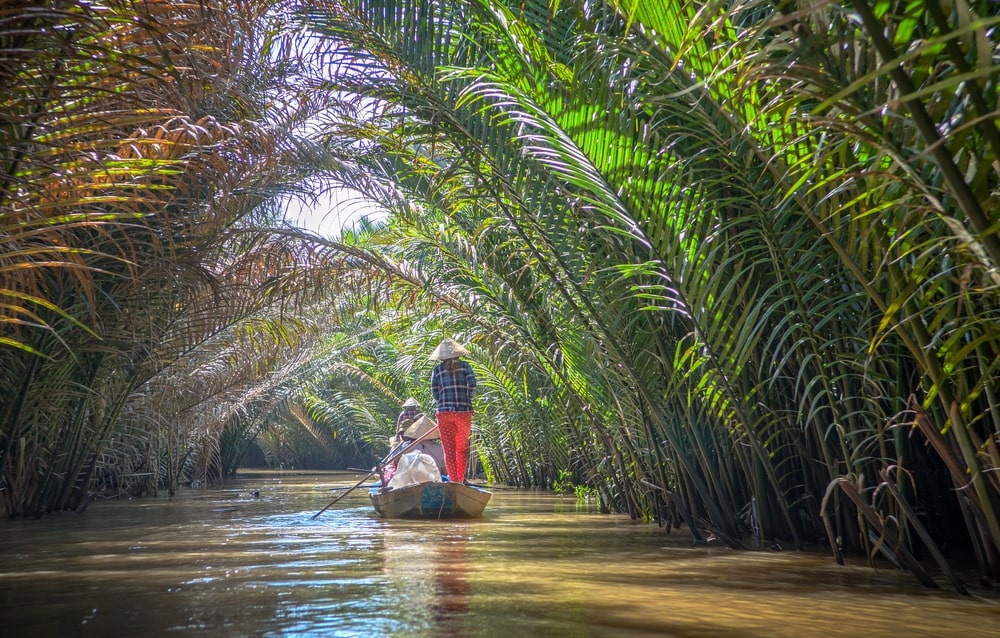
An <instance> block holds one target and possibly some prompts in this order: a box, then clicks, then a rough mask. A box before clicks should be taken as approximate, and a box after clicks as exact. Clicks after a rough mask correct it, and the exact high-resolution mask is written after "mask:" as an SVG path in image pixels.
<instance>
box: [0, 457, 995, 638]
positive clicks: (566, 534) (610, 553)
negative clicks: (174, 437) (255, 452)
mask: <svg viewBox="0 0 1000 638" xmlns="http://www.w3.org/2000/svg"><path fill="white" fill-rule="evenodd" d="M360 478H361V477H360V475H353V474H296V473H291V472H258V473H253V472H246V473H245V474H243V475H241V477H240V478H239V479H236V480H235V481H231V482H229V483H227V484H226V485H225V486H223V487H221V488H217V489H191V490H185V491H184V492H183V493H181V494H180V495H178V496H176V497H174V498H167V497H164V496H161V497H158V498H146V499H138V500H132V501H128V500H122V501H98V502H97V503H95V504H94V505H93V506H91V508H90V509H89V510H88V511H87V512H86V513H84V514H82V515H80V514H59V515H54V516H47V517H44V518H43V519H41V520H30V521H7V522H0V609H2V610H3V620H2V621H0V622H2V624H0V633H2V635H3V636H5V637H8V638H10V637H15V636H18V637H19V636H25V637H34V636H44V637H50V636H52V637H55V636H100V637H102V638H104V637H113V636H144V637H150V636H213V637H228V636H337V637H348V636H364V637H370V636H400V637H403V636H407V637H409V636H412V637H423V636H426V637H442V636H455V637H471V638H475V637H481V636H482V637H485V636H500V637H504V638H519V637H522V636H545V637H549V636H552V637H561V636H566V637H598V636H601V637H603V636H629V637H638V636H678V637H702V636H704V637H708V636H735V637H745V638H750V637H757V636H760V637H765V636H766V637H768V638H773V637H784V636H788V637H792V636H794V637H796V638H798V637H803V636H823V637H824V638H836V637H840V636H843V637H845V638H846V637H851V638H857V637H860V636H886V635H901V636H908V637H914V636H928V637H930V636H935V637H937V636H962V637H963V638H977V637H980V636H981V637H983V638H985V637H987V636H990V637H996V636H1000V592H998V591H996V590H989V589H983V588H981V587H980V586H979V585H977V584H976V580H975V578H974V574H963V575H964V576H966V578H967V584H968V585H969V587H970V588H971V589H972V591H973V595H972V596H960V595H958V594H955V593H954V592H953V591H950V590H949V589H947V582H946V581H944V580H943V579H942V581H941V582H942V589H941V590H936V591H935V590H927V589H924V588H923V587H921V586H920V585H919V584H917V583H916V581H915V580H914V579H913V577H912V576H910V575H909V574H906V573H903V572H900V571H898V570H896V569H895V568H891V569H879V570H874V569H872V568H871V567H869V566H868V565H867V564H866V562H865V561H864V559H858V558H855V559H853V560H851V559H849V560H848V564H847V565H846V566H840V565H837V564H836V563H835V562H834V561H833V559H832V558H831V557H830V556H829V555H828V554H824V553H820V554H813V553H806V552H796V551H758V552H749V551H742V552H741V551H732V550H728V549H725V548H723V547H717V546H692V544H691V541H690V536H688V535H686V534H684V533H682V532H678V531H676V530H675V531H674V532H673V533H672V534H670V535H667V534H666V533H665V532H664V530H663V529H662V528H659V527H657V526H656V525H652V524H646V523H637V522H633V521H630V520H629V519H628V518H627V517H625V516H621V515H602V514H599V513H597V512H596V511H595V510H594V509H593V508H590V507H587V506H586V505H585V504H584V505H580V504H578V503H577V501H576V499H575V498H573V497H560V496H556V495H552V494H547V493H540V492H531V491H518V490H509V489H497V490H496V491H495V492H494V495H493V499H492V500H491V502H490V504H489V507H487V509H486V513H485V515H484V517H483V518H482V519H480V520H473V521H404V520H384V519H380V518H378V517H377V516H376V515H375V514H374V512H373V510H372V508H371V506H370V504H369V502H368V498H367V495H366V494H365V491H364V490H363V489H362V490H357V491H355V492H352V493H351V494H349V495H348V496H347V497H346V498H344V499H343V500H342V501H340V502H339V503H337V504H336V505H334V506H333V507H331V508H330V509H329V510H327V511H326V512H324V513H323V514H322V515H320V516H319V517H318V518H316V519H313V518H312V517H313V515H314V514H316V513H317V512H318V511H319V510H320V509H322V508H323V507H324V506H325V505H327V504H328V503H329V502H330V501H331V500H332V499H333V498H334V497H335V496H336V495H337V494H338V492H330V491H329V488H331V487H336V486H341V487H343V486H349V485H353V484H354V483H356V482H357V481H358V480H359V479H360Z"/></svg>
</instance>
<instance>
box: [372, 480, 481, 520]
mask: <svg viewBox="0 0 1000 638" xmlns="http://www.w3.org/2000/svg"><path fill="white" fill-rule="evenodd" d="M368 496H369V498H371V501H372V505H374V506H375V511H376V512H378V514H379V516H382V517H384V518H479V517H480V516H482V515H483V510H484V509H486V504H487V503H488V502H489V500H490V497H491V496H493V494H492V492H487V491H486V490H484V489H482V488H480V487H476V486H475V485H464V484H462V483H437V482H433V483H417V484H416V485H407V486H405V487H397V488H395V489H392V490H389V491H387V492H380V491H379V489H378V488H372V489H371V490H369V491H368Z"/></svg>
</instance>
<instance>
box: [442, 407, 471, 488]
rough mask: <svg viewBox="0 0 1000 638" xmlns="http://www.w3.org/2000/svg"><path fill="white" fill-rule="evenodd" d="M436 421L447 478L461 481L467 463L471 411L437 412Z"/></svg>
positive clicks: (463, 477) (457, 481)
mask: <svg viewBox="0 0 1000 638" xmlns="http://www.w3.org/2000/svg"><path fill="white" fill-rule="evenodd" d="M437 422H438V432H439V433H440V435H441V446H442V447H443V448H444V464H445V467H446V468H447V469H448V480H449V481H454V482H455V483H461V482H462V481H463V480H465V468H466V467H467V466H468V465H469V433H470V432H471V431H472V412H438V413H437Z"/></svg>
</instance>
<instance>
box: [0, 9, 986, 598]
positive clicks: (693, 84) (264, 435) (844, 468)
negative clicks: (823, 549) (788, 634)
mask: <svg viewBox="0 0 1000 638" xmlns="http://www.w3.org/2000/svg"><path fill="white" fill-rule="evenodd" d="M3 11H4V16H5V19H4V21H3V22H0V42H2V43H3V48H4V51H5V54H4V56H5V57H4V58H3V59H2V60H0V82H2V86H3V91H2V93H0V96H2V97H0V104H2V106H0V113H2V120H0V142H2V143H0V159H2V160H3V162H2V164H0V179H3V188H2V189H0V258H2V259H0V356H2V357H3V365H2V366H0V397H2V406H0V513H2V514H4V515H5V516H38V515H42V514H44V513H46V512H52V511H57V510H64V509H71V510H73V509H82V508H84V507H85V506H86V504H87V502H88V501H89V499H90V498H92V497H93V496H94V495H95V494H120V493H137V492H145V491H152V490H160V489H165V490H167V491H173V490H175V489H177V487H178V485H179V484H181V483H190V482H198V481H211V480H217V479H221V478H223V477H224V476H226V475H227V474H229V473H231V472H233V471H234V470H235V468H236V467H238V465H239V463H240V459H241V458H243V456H244V454H246V453H247V452H248V450H252V451H255V452H256V453H257V454H259V455H260V456H261V457H262V458H265V459H267V460H268V461H269V462H272V463H274V464H276V465H278V464H282V465H298V466H301V465H312V466H320V465H324V464H326V465H328V466H339V467H344V466H348V465H351V464H358V463H363V464H366V465H367V464H368V463H369V461H370V455H371V454H372V453H381V452H384V450H385V437H386V436H388V435H389V434H390V433H391V427H392V425H391V424H392V422H393V420H394V418H395V414H396V412H397V411H398V406H399V404H400V402H401V401H402V399H403V398H405V397H406V396H411V395H412V396H414V397H416V398H418V400H420V402H421V405H422V406H424V408H425V409H429V408H430V406H431V403H430V396H429V388H428V387H427V378H428V374H429V370H430V363H431V362H429V361H428V360H427V355H428V354H429V353H430V351H431V350H432V349H433V346H434V345H435V344H436V343H437V341H438V340H440V338H441V337H443V336H452V337H455V338H457V339H459V340H461V341H462V342H463V343H466V344H468V348H469V350H470V352H471V357H470V361H471V362H472V363H473V364H474V366H475V368H476V372H477V376H478V377H479V378H480V382H481V391H480V393H479V395H478V396H477V406H476V418H475V421H474V447H475V449H476V451H477V453H478V454H477V456H478V462H479V464H480V467H481V472H482V473H484V474H485V476H486V477H487V478H488V479H489V480H492V481H496V482H502V483H507V484H511V485H519V486H540V487H545V488H556V489H561V490H566V491H573V492H575V493H577V494H582V495H596V498H597V499H599V502H600V504H601V506H602V508H604V509H605V510H609V511H610V510H614V511H622V512H627V513H628V514H629V515H631V516H632V517H634V518H642V519H647V520H657V521H661V522H663V523H664V524H665V525H667V526H668V529H669V528H670V527H679V526H680V525H681V524H682V523H684V524H686V526H687V529H688V530H689V532H690V533H691V534H692V535H693V537H694V538H695V540H696V541H701V540H704V539H706V538H708V537H712V538H715V539H718V540H719V541H721V542H724V543H726V544H727V545H729V546H732V547H760V546H762V545H763V546H767V545H768V544H770V543H772V542H775V541H781V542H782V543H785V544H789V545H792V546H803V545H806V544H812V543H823V544H826V545H828V546H830V548H831V550H832V551H833V552H834V554H835V555H836V556H837V557H838V558H839V556H840V554H841V552H851V553H868V554H871V555H873V556H874V555H875V554H876V553H879V552H883V553H885V554H886V555H891V556H892V557H893V559H894V560H896V561H898V562H899V563H900V564H901V565H902V566H903V567H905V568H907V569H910V570H912V571H913V572H914V574H915V575H916V576H917V577H919V578H921V579H922V580H923V581H924V582H925V583H927V584H928V585H932V584H934V581H933V580H932V579H931V578H930V576H928V575H927V573H926V572H925V571H924V567H923V566H922V565H924V564H925V563H927V562H928V561H933V562H936V564H937V566H938V567H939V568H941V569H942V570H944V572H945V573H946V574H948V575H949V576H950V577H951V578H952V584H953V585H954V586H955V587H956V589H958V590H960V591H962V590H964V586H963V585H962V583H961V582H960V581H958V580H957V578H956V577H954V576H953V575H951V572H950V568H949V563H950V561H951V560H954V559H958V560H965V559H967V558H969V557H971V558H972V560H974V562H975V564H976V565H978V568H979V572H980V577H981V579H982V580H984V581H996V579H997V578H1000V473H998V468H1000V395H998V392H1000V387H998V380H1000V374H998V367H1000V321H998V319H1000V316H998V302H1000V298H998V288H1000V275H998V270H997V269H998V267H1000V211H998V204H997V202H998V201H1000V197H998V192H997V190H998V184H1000V163H998V158H1000V130H998V128H997V124H996V123H997V119H998V112H1000V105H998V93H997V82H998V80H1000V48H998V47H1000V45H998V42H1000V38H998V37H997V33H996V31H997V27H998V23H1000V9H998V7H997V5H996V3H993V2H989V1H987V0H978V1H975V0H913V1H904V0H878V1H866V0H850V1H847V0H844V1H843V2H828V3H812V2H761V1H753V0H751V1H746V2H744V1H740V0H735V1H726V2H714V1H711V0H709V1H705V2H681V1H679V0H662V1H659V2H654V1H648V0H645V1H639V0H606V1H604V2H587V1H583V0H562V1H560V2H556V1H552V0H516V1H505V0H464V1H459V0H454V1H448V0H433V1H432V0H395V1H392V0H390V1H377V0H302V1H299V2H294V1H287V2H286V1H282V0H273V1H271V2H266V3H262V2H241V1H237V2H234V3H232V4H225V3H215V2H212V1H210V0H206V1H205V2H201V3H197V4H189V3H182V2H175V1H173V0H159V1H157V2H141V3H139V2H132V1H128V0H118V1H114V0H110V1H106V2H92V3H75V2H48V3H43V6H36V5H34V4H33V5H32V6H25V7H22V8H19V9H17V8H15V9H4V10H3ZM305 184H308V185H309V188H310V189H312V188H318V189H320V190H323V189H332V188H340V187H346V188H351V189H353V190H354V191H357V192H359V193H361V194H363V196H364V197H365V198H366V199H367V200H368V201H370V202H371V205H372V206H373V207H377V208H378V210H379V211H382V212H383V213H384V216H385V221H383V222H379V223H367V224H364V223H363V224H360V225H358V226H357V227H354V228H351V229H345V230H344V232H343V235H342V236H340V237H339V238H337V239H335V240H334V239H329V238H321V237H318V236H316V235H314V234H311V233H309V232H306V231H303V230H300V229H296V228H292V227H290V226H288V225H287V224H286V223H285V222H284V221H283V220H282V214H281V206H282V202H285V201H287V199H288V198H289V197H301V198H304V199H306V200H308V199H309V198H311V197H314V196H316V195H317V192H315V191H311V190H304V188H305V187H304V186H303V185H305Z"/></svg>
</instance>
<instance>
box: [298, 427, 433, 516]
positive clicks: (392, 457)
mask: <svg viewBox="0 0 1000 638" xmlns="http://www.w3.org/2000/svg"><path fill="white" fill-rule="evenodd" d="M437 429H438V426H437V424H435V425H434V427H432V428H431V429H429V430H427V431H426V432H424V433H423V434H422V435H420V438H418V439H415V440H414V441H413V442H412V443H410V444H409V445H407V446H406V447H404V448H401V449H399V450H396V451H395V452H394V453H392V454H390V455H389V456H387V457H385V458H384V459H382V465H387V464H389V463H392V462H393V461H395V460H396V459H398V458H399V457H400V456H402V455H403V454H405V453H406V451H407V450H409V449H410V448H412V447H413V446H414V445H416V444H417V443H420V442H422V441H424V440H426V439H427V438H428V437H429V436H430V435H431V434H433V433H435V432H437ZM375 472H378V466H375V467H373V468H372V470H371V471H370V472H368V474H365V477H364V478H363V479H361V480H360V481H358V482H357V483H355V484H354V485H352V486H351V487H350V488H348V490H347V491H346V492H344V493H343V494H341V495H340V496H338V497H337V498H335V499H333V500H332V501H331V502H330V504H329V505H327V506H326V507H324V508H323V509H321V510H320V511H318V512H316V513H315V514H313V515H312V520H315V519H316V518H318V517H319V515H320V514H322V513H323V512H325V511H326V510H328V509H330V508H331V507H333V506H334V505H336V504H337V502H338V501H340V499H342V498H344V497H345V496H347V495H348V494H350V493H351V492H353V491H354V490H356V489H358V488H359V487H361V484H362V483H364V482H365V481H367V480H368V479H370V478H371V476H372V474H374V473H375Z"/></svg>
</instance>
